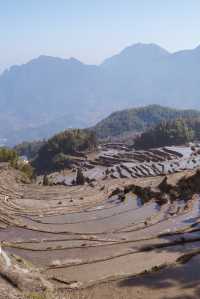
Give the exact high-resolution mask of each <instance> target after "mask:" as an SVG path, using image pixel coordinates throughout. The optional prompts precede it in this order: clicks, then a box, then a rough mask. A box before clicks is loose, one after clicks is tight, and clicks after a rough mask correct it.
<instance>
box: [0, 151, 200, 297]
mask: <svg viewBox="0 0 200 299" xmlns="http://www.w3.org/2000/svg"><path fill="white" fill-rule="evenodd" d="M110 147H111V148H110ZM199 166H200V155H199V153H198V149H197V148H196V149H193V150H191V148H189V147H180V148H174V147H172V148H164V149H156V150H151V151H149V152H144V151H143V152H134V151H131V150H129V149H127V148H124V147H122V146H118V147H117V148H113V147H112V145H109V146H108V145H107V146H106V147H104V148H103V149H102V150H101V152H100V153H97V154H95V156H94V158H93V159H91V157H88V159H87V161H83V165H82V166H81V167H82V171H83V174H84V176H85V177H86V178H87V180H86V183H85V184H84V185H76V184H75V183H74V182H73V181H74V180H75V173H74V172H73V171H71V172H68V173H67V174H66V175H64V174H63V173H62V174H57V173H55V174H51V175H50V176H49V178H50V179H51V182H52V185H51V186H42V185H41V184H39V183H38V184H23V183H22V182H21V181H20V179H19V174H18V173H17V171H14V170H13V169H11V168H10V167H8V166H6V165H2V166H1V170H0V171H1V175H0V227H1V229H0V242H1V245H2V247H3V249H4V251H5V252H7V253H8V254H11V256H12V255H15V256H19V257H21V258H23V259H25V260H27V261H29V262H31V263H32V264H33V265H35V266H36V267H38V268H40V269H41V271H42V272H43V274H44V276H45V277H46V278H47V279H48V280H49V281H51V282H53V284H54V285H55V286H56V287H57V288H58V289H59V290H62V291H65V290H68V291H69V290H71V292H73V296H74V297H73V298H76V296H79V295H80V294H81V296H86V297H83V298H87V296H88V298H107V297H106V296H108V297H109V290H110V289H113V294H114V293H115V292H116V294H117V290H118V291H119V293H120V296H121V297H119V298H129V297H128V296H129V295H128V293H129V292H127V288H128V287H129V288H130V286H132V287H131V290H132V291H130V295H131V296H135V297H130V298H142V297H139V296H140V295H141V294H139V293H137V290H138V287H139V285H141V284H142V279H143V284H144V285H145V288H147V282H146V281H147V280H148V277H149V279H151V275H152V273H154V272H156V273H158V272H159V273H161V274H162V275H163V277H164V275H165V276H166V273H170V271H171V272H173V273H175V271H177V273H179V271H182V270H180V267H185V268H186V265H184V266H180V264H179V261H182V260H184V258H185V256H186V257H187V256H189V257H192V256H194V258H195V259H196V260H197V262H196V264H198V263H199V257H198V254H199V252H200V222H199V219H200V218H199V216H200V196H199V192H200V189H199V188H200V186H198V183H197V182H198V180H200V175H199V172H198V171H197V169H198V167H199ZM188 260H189V258H188ZM189 263H190V261H189V262H188V264H187V265H188V268H189V267H190V264H189ZM167 267H172V268H170V269H168V268H167ZM173 267H174V268H173ZM163 269H164V270H163ZM167 269H168V270H167ZM175 269H176V270H175ZM181 269H182V268H181ZM163 271H164V272H163ZM166 271H168V272H166ZM188 271H191V270H188ZM142 273H143V275H141V274H142ZM188 273H189V272H188ZM138 275H139V276H138ZM148 275H149V276H148ZM154 275H157V274H154ZM171 275H172V276H173V275H175V274H171ZM139 280H140V281H139ZM156 281H157V280H156ZM163 281H164V278H163ZM116 282H117V283H116ZM102 283H103V284H104V288H103V289H104V291H105V292H107V293H102V292H103V291H102V288H101V286H102ZM108 283H109V284H108ZM160 283H162V282H160ZM136 286H137V287H136ZM123 287H124V288H123ZM88 288H89V289H88ZM80 289H81V290H80ZM86 290H87V291H86ZM95 290H96V292H97V293H96V294H97V295H95ZM123 292H124V293H123ZM147 294H148V292H147ZM143 295H144V294H143ZM90 296H91V297H90ZM92 296H93V297H92ZM98 296H99V297H98ZM101 296H104V297H101ZM123 296H125V297H123ZM141 296H142V295H141ZM144 296H146V295H144ZM156 296H157V295H156V291H155V293H154V297H153V293H152V297H149V298H164V296H162V297H161V296H160V297H158V296H157V297H156ZM77 298H81V297H77ZM110 298H112V297H111V293H110ZM113 298H118V297H113ZM144 298H145V297H144ZM166 298H167V297H166ZM169 298H175V297H169ZM177 298H178V297H177ZM185 298H186V297H185ZM188 298H190V297H188ZM194 298H195V297H194Z"/></svg>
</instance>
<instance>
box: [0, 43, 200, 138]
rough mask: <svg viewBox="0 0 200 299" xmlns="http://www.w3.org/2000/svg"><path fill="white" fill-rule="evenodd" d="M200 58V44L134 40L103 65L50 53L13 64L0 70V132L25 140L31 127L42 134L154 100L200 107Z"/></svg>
mask: <svg viewBox="0 0 200 299" xmlns="http://www.w3.org/2000/svg"><path fill="white" fill-rule="evenodd" d="M199 62H200V47H197V48H195V49H194V50H184V51H179V52H177V53H173V54H171V53H169V52H168V51H166V50H165V49H163V48H161V47H159V46H157V45H155V44H149V45H145V44H136V45H133V46H130V47H127V48H126V49H124V50H123V51H122V52H121V53H119V54H117V55H115V56H113V57H111V58H108V59H106V60H105V61H104V62H103V63H102V64H101V65H99V66H95V65H86V64H83V63H82V62H80V61H78V60H76V59H75V58H71V59H61V58H55V57H50V56H40V57H38V58H36V59H33V60H31V61H30V62H28V63H27V64H24V65H21V66H13V67H11V68H10V69H9V70H7V71H5V72H4V73H3V74H2V75H1V76H0V106H1V113H0V137H1V138H3V137H6V138H8V135H10V136H13V135H15V136H16V141H17V140H18V141H22V139H24V138H25V139H26V136H27V138H29V129H30V130H34V131H36V132H37V133H36V137H37V136H38V137H39V138H42V137H46V136H48V135H49V134H48V131H49V133H50V134H52V133H56V132H58V131H60V130H63V129H64V128H67V127H71V126H74V127H79V126H80V127H83V126H90V125H94V124H95V123H96V122H97V121H98V120H99V119H100V118H103V117H105V116H106V115H109V113H111V112H113V111H116V110H120V109H124V108H128V107H137V106H141V105H149V104H152V103H155V104H163V103H164V105H167V106H172V107H181V108H195V109H196V108H200V89H199V84H200V69H199V67H198V65H199ZM65 116H66V117H65ZM68 116H70V117H68ZM60 119H62V120H63V119H64V121H60ZM65 119H66V120H65ZM72 119H73V121H72ZM52 126H55V130H54V128H52ZM43 127H45V130H44V131H45V132H44V135H45V136H41V135H43V133H42V134H40V132H42V130H41V128H43ZM48 128H49V129H48ZM21 132H27V133H21ZM34 134H35V133H34ZM30 135H31V134H30ZM31 138H32V137H30V139H31ZM11 139H12V138H11ZM10 142H12V140H10Z"/></svg>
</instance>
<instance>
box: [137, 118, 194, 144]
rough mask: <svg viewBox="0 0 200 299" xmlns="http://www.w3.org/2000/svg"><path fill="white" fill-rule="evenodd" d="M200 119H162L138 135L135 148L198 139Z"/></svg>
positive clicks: (184, 142) (183, 142) (182, 142)
mask: <svg viewBox="0 0 200 299" xmlns="http://www.w3.org/2000/svg"><path fill="white" fill-rule="evenodd" d="M199 138H200V119H193V120H192V119H188V120H187V119H176V120H172V121H168V122H166V121H162V122H161V123H160V124H158V125H157V126H155V127H153V128H150V129H149V130H147V131H145V132H143V133H142V134H141V135H140V136H138V137H137V138H136V140H135V142H134V147H135V148H136V149H148V148H155V147H162V146H170V145H182V144H186V143H188V142H191V141H194V140H199Z"/></svg>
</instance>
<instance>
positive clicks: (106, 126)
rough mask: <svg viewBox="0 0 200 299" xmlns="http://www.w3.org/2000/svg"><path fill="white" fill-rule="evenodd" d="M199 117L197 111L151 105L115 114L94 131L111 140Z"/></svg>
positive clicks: (199, 113) (98, 125)
mask: <svg viewBox="0 0 200 299" xmlns="http://www.w3.org/2000/svg"><path fill="white" fill-rule="evenodd" d="M198 117H200V112H199V111H196V110H177V109H173V108H167V107H162V106H159V105H150V106H146V107H141V108H132V109H127V110H122V111H117V112H114V113H112V114H111V115H110V116H108V117H107V118H105V119H103V120H102V121H100V122H99V123H98V124H97V125H96V126H95V127H93V128H92V129H93V130H94V131H95V133H96V134H97V136H98V137H99V138H109V137H117V136H120V135H121V136H123V135H126V134H129V133H139V132H142V131H144V130H146V129H147V128H149V127H152V126H155V125H157V124H159V123H160V122H161V121H169V120H174V119H176V118H187V119H193V118H198Z"/></svg>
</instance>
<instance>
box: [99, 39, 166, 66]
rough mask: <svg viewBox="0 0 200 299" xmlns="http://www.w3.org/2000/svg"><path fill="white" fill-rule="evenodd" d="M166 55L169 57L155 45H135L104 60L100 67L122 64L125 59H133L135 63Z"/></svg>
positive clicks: (162, 49)
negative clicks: (117, 62) (114, 63)
mask: <svg viewBox="0 0 200 299" xmlns="http://www.w3.org/2000/svg"><path fill="white" fill-rule="evenodd" d="M168 55H170V53H169V52H168V51H167V50H165V49H164V48H162V47H160V46H158V45H157V44H153V43H151V44H144V43H137V44H133V45H131V46H128V47H126V48H125V49H123V50H122V51H121V52H120V53H119V54H116V55H114V56H112V57H110V58H108V59H106V60H104V61H103V63H102V65H107V64H110V63H113V62H114V61H119V60H121V61H122V62H124V60H125V59H134V60H136V61H137V60H138V59H143V58H144V59H147V60H154V59H157V58H160V57H164V56H168Z"/></svg>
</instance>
